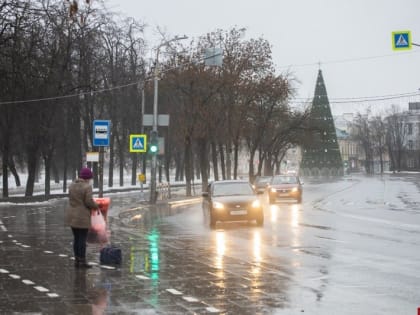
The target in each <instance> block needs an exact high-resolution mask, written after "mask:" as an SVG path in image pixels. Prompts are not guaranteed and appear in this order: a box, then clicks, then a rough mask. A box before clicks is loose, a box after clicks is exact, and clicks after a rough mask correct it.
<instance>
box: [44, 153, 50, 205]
mask: <svg viewBox="0 0 420 315" xmlns="http://www.w3.org/2000/svg"><path fill="white" fill-rule="evenodd" d="M44 167H45V181H44V183H45V196H47V197H48V196H49V195H50V194H51V185H50V183H51V174H50V170H51V156H49V155H45V156H44Z"/></svg>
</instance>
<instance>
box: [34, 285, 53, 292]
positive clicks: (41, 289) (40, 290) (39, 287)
mask: <svg viewBox="0 0 420 315" xmlns="http://www.w3.org/2000/svg"><path fill="white" fill-rule="evenodd" d="M34 289H36V290H38V291H39V292H48V291H50V290H48V289H47V288H44V287H41V286H36V287H34Z"/></svg>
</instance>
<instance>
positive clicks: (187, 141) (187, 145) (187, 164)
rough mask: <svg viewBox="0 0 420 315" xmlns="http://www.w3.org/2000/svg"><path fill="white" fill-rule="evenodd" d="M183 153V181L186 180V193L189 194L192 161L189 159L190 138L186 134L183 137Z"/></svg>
mask: <svg viewBox="0 0 420 315" xmlns="http://www.w3.org/2000/svg"><path fill="white" fill-rule="evenodd" d="M184 149H185V153H184V158H185V161H184V165H185V181H186V195H187V196H188V197H189V196H191V192H192V190H191V180H192V178H191V177H192V176H191V175H192V174H191V173H192V172H191V170H192V161H191V138H190V137H189V136H186V138H185V148H184Z"/></svg>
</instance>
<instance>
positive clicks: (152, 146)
mask: <svg viewBox="0 0 420 315" xmlns="http://www.w3.org/2000/svg"><path fill="white" fill-rule="evenodd" d="M157 151H158V147H157V145H154V144H152V145H151V146H150V152H152V153H156V152H157Z"/></svg>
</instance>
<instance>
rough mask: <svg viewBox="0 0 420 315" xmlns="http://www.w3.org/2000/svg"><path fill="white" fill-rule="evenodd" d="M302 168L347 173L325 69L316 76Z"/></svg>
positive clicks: (306, 173) (324, 173)
mask: <svg viewBox="0 0 420 315" xmlns="http://www.w3.org/2000/svg"><path fill="white" fill-rule="evenodd" d="M300 171H301V174H302V175H304V176H338V175H342V174H343V162H342V159H341V154H340V148H339V146H338V142H337V135H336V132H335V126H334V120H333V117H332V115H331V108H330V103H329V101H328V95H327V89H326V88H325V83H324V78H323V77H322V71H321V70H319V72H318V78H317V80H316V86H315V95H314V98H313V100H312V107H311V114H310V117H309V125H308V131H307V135H306V137H305V142H304V144H303V147H302V162H301V164H300Z"/></svg>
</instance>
